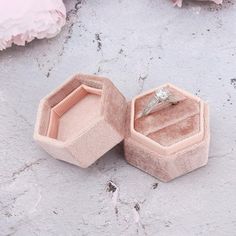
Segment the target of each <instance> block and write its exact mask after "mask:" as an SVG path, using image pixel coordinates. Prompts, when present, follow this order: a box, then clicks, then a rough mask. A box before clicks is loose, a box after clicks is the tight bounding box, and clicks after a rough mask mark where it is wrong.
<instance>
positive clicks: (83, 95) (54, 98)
mask: <svg viewBox="0 0 236 236" xmlns="http://www.w3.org/2000/svg"><path fill="white" fill-rule="evenodd" d="M125 113H126V100H125V98H124V97H123V95H122V94H121V93H120V92H119V91H118V90H117V88H116V87H115V86H114V85H113V84H112V82H111V81H110V80H108V79H106V78H102V77H98V76H88V75H81V74H79V75H75V76H73V77H72V78H71V79H70V80H68V81H67V82H65V83H64V84H63V85H62V86H61V87H59V88H58V89H56V90H54V91H53V92H52V93H51V94H49V95H48V96H46V97H45V98H43V99H42V100H41V102H40V105H39V109H38V116H37V122H36V126H35V133H34V138H35V139H36V140H37V141H38V142H39V144H40V145H41V146H42V147H43V148H44V149H45V150H46V151H47V152H48V153H50V154H51V155H52V156H54V157H55V158H57V159H61V160H64V161H67V162H70V163H73V164H76V165H79V166H81V167H88V166H89V165H91V164H92V163H93V162H94V161H96V160H97V159H98V158H99V157H101V156H102V155H103V154H104V153H105V152H107V151H108V150H110V149H111V148H112V147H114V146H115V145H116V144H117V143H119V142H121V141H122V140H123V138H124V125H123V124H124V122H125ZM115 114H119V116H116V115H115Z"/></svg>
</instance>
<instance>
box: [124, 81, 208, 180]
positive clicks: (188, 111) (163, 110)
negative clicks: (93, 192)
mask: <svg viewBox="0 0 236 236" xmlns="http://www.w3.org/2000/svg"><path fill="white" fill-rule="evenodd" d="M161 88H165V89H167V90H168V91H169V92H170V93H171V94H172V95H174V96H175V98H176V99H177V100H178V102H177V103H176V104H171V103H168V102H166V103H165V102H164V103H162V104H159V105H158V106H156V109H153V111H152V112H151V113H150V114H148V115H146V116H142V115H140V114H142V111H143V109H144V107H145V105H146V104H147V103H148V101H150V98H151V97H152V96H153V95H154V92H155V90H156V89H153V90H150V91H147V92H145V93H143V94H141V95H139V96H137V97H135V98H133V99H132V101H131V102H130V104H129V107H128V111H127V122H126V127H127V128H126V130H127V133H126V137H125V141H124V149H125V158H126V160H127V162H128V163H130V164H131V165H133V166H135V167H137V168H139V169H141V170H143V171H145V172H147V173H149V174H150V175H152V176H154V177H156V178H158V179H160V180H162V181H164V182H167V181H170V180H172V179H174V178H176V177H178V176H181V175H184V174H186V173H188V172H190V171H192V170H194V169H197V168H199V167H201V166H204V165H206V164H207V161H208V151H209V139H210V131H209V112H208V105H207V104H206V103H205V102H203V101H202V100H201V99H200V98H198V97H196V96H193V95H191V94H190V93H187V92H186V91H183V90H182V89H179V88H177V87H175V86H173V85H171V84H166V85H163V86H161Z"/></svg>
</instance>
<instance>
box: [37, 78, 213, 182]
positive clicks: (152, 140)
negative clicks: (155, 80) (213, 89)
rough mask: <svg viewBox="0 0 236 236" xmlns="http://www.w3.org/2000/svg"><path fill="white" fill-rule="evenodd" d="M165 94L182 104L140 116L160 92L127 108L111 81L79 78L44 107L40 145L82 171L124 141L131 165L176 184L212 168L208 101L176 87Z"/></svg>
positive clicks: (39, 127)
mask: <svg viewBox="0 0 236 236" xmlns="http://www.w3.org/2000/svg"><path fill="white" fill-rule="evenodd" d="M159 88H167V89H168V90H169V92H170V93H171V94H173V95H174V96H175V97H176V98H177V99H178V102H177V103H176V104H174V105H173V104H170V103H165V102H164V103H161V104H159V105H157V106H156V107H155V109H153V110H152V112H151V113H150V114H148V115H146V116H140V114H141V112H142V110H143V109H144V107H145V105H146V104H147V102H148V101H149V100H150V98H151V97H153V95H154V92H155V90H156V89H152V90H149V91H147V92H144V93H142V94H140V95H138V96H136V97H135V98H133V99H132V100H131V102H129V103H127V102H126V99H125V98H124V96H123V95H122V94H121V93H120V92H119V91H118V89H117V88H116V87H115V86H114V84H113V83H112V82H111V81H110V80H109V79H106V78H103V77H99V76H92V75H83V74H77V75H74V76H72V78H71V79H69V80H68V81H66V82H65V83H64V84H62V85H61V86H60V87H59V88H57V89H55V90H54V91H53V92H52V93H50V94H49V95H48V96H46V97H45V98H43V99H42V100H41V101H40V104H39V108H38V114H37V120H36V125H35V131H34V139H35V140H36V141H37V142H38V143H39V144H40V145H41V146H42V148H43V149H45V150H46V151H47V152H48V153H49V154H50V155H52V156H53V157H54V158H56V159H60V160H63V161H66V162H69V163H72V164H74V165H78V166H80V167H82V168H86V167H88V166H90V165H91V164H93V163H94V162H95V161H96V160H97V159H99V158H100V157H101V156H102V155H103V154H105V153H106V152H108V151H109V150H110V149H112V148H113V147H114V146H115V145H117V144H118V143H120V142H121V141H123V140H124V154H125V159H126V160H127V162H128V163H130V164H131V165H133V166H135V167H137V168H139V169H141V170H143V171H145V172H147V173H148V174H150V175H152V176H154V177H156V178H159V179H160V180H162V181H165V182H167V181H170V180H172V179H174V178H176V177H178V176H181V175H184V174H186V173H188V172H190V171H192V170H194V169H197V168H199V167H201V166H204V165H206V163H207V161H208V151H209V139H210V132H209V112H208V105H207V104H206V103H205V102H204V101H202V100H201V99H200V98H198V97H196V96H193V95H192V94H190V93H188V92H186V91H184V90H182V89H179V88H177V87H175V86H174V85H171V84H166V85H163V86H161V87H159ZM157 89H158V88H157Z"/></svg>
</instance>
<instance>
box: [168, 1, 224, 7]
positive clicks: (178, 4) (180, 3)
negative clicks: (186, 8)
mask: <svg viewBox="0 0 236 236" xmlns="http://www.w3.org/2000/svg"><path fill="white" fill-rule="evenodd" d="M172 1H173V3H174V6H178V7H182V3H183V0H172ZM197 1H202V2H207V1H209V2H214V3H216V4H222V2H223V0H197Z"/></svg>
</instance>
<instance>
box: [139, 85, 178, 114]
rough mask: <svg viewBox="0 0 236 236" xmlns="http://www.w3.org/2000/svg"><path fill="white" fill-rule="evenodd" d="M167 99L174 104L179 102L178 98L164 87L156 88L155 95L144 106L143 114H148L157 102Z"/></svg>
mask: <svg viewBox="0 0 236 236" xmlns="http://www.w3.org/2000/svg"><path fill="white" fill-rule="evenodd" d="M166 101H168V102H170V103H172V104H176V103H177V101H176V99H175V98H174V97H173V96H172V95H171V94H170V92H169V91H168V90H167V89H164V88H162V89H158V90H156V91H155V93H154V96H153V97H152V98H151V100H150V101H149V102H148V103H147V105H146V106H145V107H144V109H143V112H142V116H146V115H148V114H149V113H150V112H151V111H152V109H153V108H154V107H155V106H156V105H157V104H159V103H162V102H166Z"/></svg>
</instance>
